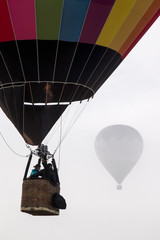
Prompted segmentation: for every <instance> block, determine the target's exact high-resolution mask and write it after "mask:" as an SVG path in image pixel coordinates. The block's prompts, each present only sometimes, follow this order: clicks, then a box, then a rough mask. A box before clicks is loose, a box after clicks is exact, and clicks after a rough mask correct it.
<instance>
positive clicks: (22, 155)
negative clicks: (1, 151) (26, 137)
mask: <svg viewBox="0 0 160 240" xmlns="http://www.w3.org/2000/svg"><path fill="white" fill-rule="evenodd" d="M0 135H1V137H2V139H3V141H4V142H5V144H6V145H7V147H8V148H9V149H10V150H11V151H12V152H13V153H14V154H16V155H17V156H19V157H28V156H29V155H30V154H28V155H26V156H24V155H21V154H19V153H17V152H15V151H14V150H13V149H12V148H11V147H10V146H9V144H8V143H7V141H6V140H5V138H4V137H3V135H2V133H1V132H0Z"/></svg>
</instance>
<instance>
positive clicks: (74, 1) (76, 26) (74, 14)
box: [60, 0, 90, 42]
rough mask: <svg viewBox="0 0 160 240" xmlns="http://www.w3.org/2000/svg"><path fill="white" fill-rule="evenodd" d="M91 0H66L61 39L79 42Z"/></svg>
mask: <svg viewBox="0 0 160 240" xmlns="http://www.w3.org/2000/svg"><path fill="white" fill-rule="evenodd" d="M89 3H90V0H64V5H63V14H62V22H61V30H60V40H62V41H69V42H77V41H78V39H79V37H80V33H81V30H82V27H83V24H84V20H85V17H86V13H87V10H88V7H89Z"/></svg>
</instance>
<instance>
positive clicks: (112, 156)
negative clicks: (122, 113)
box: [95, 125, 143, 189]
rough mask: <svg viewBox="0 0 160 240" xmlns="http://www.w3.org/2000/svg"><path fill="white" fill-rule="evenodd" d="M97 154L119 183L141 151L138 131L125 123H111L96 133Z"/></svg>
mask: <svg viewBox="0 0 160 240" xmlns="http://www.w3.org/2000/svg"><path fill="white" fill-rule="evenodd" d="M95 149H96V153H97V156H98V157H99V159H100V161H101V162H102V164H103V165H104V167H105V168H106V169H107V170H108V172H109V173H110V174H111V175H112V177H113V178H114V179H115V180H116V182H117V183H118V184H119V185H118V186H117V189H121V188H122V186H121V183H122V181H123V180H124V178H125V177H126V176H127V175H128V173H129V172H130V171H131V170H132V168H133V167H134V166H135V164H136V163H137V161H138V160H139V158H140V156H141V154H142V151H143V139H142V137H141V135H140V134H139V132H138V131H137V130H136V129H135V128H133V127H130V126H127V125H111V126H108V127H106V128H104V129H103V130H101V132H100V133H99V134H98V135H97V137H96V141H95Z"/></svg>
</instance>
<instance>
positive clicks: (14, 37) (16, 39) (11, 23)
mask: <svg viewBox="0 0 160 240" xmlns="http://www.w3.org/2000/svg"><path fill="white" fill-rule="evenodd" d="M6 2H7V8H8V12H9V16H10V20H11V25H12V30H13V34H14V38H15V44H16V48H17V53H18V57H19V62H20V66H21V70H22V75H23V78H24V82H26V77H25V73H24V69H23V64H22V60H21V55H20V51H19V47H18V43H17V39H16V34H15V30H14V26H13V21H12V17H11V12H10V8H9V4H8V0H7V1H6Z"/></svg>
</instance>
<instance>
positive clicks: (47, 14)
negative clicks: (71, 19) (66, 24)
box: [35, 0, 63, 40]
mask: <svg viewBox="0 0 160 240" xmlns="http://www.w3.org/2000/svg"><path fill="white" fill-rule="evenodd" d="M35 5H36V20H37V39H41V40H57V39H58V36H59V28H60V20H61V14H62V7H63V0H35Z"/></svg>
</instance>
